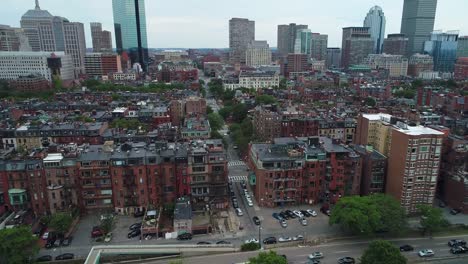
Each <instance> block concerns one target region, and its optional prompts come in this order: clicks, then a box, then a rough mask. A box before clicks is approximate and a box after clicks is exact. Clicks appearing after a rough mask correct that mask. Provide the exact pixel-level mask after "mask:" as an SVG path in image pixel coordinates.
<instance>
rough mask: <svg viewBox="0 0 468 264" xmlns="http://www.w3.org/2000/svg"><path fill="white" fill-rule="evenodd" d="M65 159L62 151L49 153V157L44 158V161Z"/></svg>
mask: <svg viewBox="0 0 468 264" xmlns="http://www.w3.org/2000/svg"><path fill="white" fill-rule="evenodd" d="M62 159H63V155H62V153H49V155H47V157H45V158H44V160H43V161H44V162H57V161H61V160H62Z"/></svg>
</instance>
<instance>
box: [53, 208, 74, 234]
mask: <svg viewBox="0 0 468 264" xmlns="http://www.w3.org/2000/svg"><path fill="white" fill-rule="evenodd" d="M72 222H73V217H72V216H71V214H70V213H56V214H53V215H52V216H51V217H50V222H49V226H50V227H51V228H52V229H54V230H55V231H56V232H58V233H60V234H65V233H66V232H68V229H70V226H71V224H72Z"/></svg>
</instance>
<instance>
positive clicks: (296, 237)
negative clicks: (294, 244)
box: [292, 235, 304, 241]
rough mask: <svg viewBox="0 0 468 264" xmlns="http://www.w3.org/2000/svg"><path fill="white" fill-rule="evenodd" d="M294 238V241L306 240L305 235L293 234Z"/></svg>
mask: <svg viewBox="0 0 468 264" xmlns="http://www.w3.org/2000/svg"><path fill="white" fill-rule="evenodd" d="M292 240H293V241H298V240H304V236H303V235H297V236H293V238H292Z"/></svg>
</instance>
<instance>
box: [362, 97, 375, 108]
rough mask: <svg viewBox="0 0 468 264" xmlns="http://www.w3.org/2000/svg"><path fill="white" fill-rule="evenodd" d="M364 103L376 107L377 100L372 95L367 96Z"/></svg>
mask: <svg viewBox="0 0 468 264" xmlns="http://www.w3.org/2000/svg"><path fill="white" fill-rule="evenodd" d="M364 103H365V104H366V105H367V106H370V107H374V106H375V105H376V104H377V102H376V101H375V99H374V98H372V97H367V98H366V99H365V100H364Z"/></svg>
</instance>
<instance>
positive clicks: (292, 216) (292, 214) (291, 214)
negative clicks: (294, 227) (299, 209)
mask: <svg viewBox="0 0 468 264" xmlns="http://www.w3.org/2000/svg"><path fill="white" fill-rule="evenodd" d="M284 212H285V213H286V214H288V216H289V217H290V218H297V215H296V214H295V213H293V211H291V210H286V211H284Z"/></svg>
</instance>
